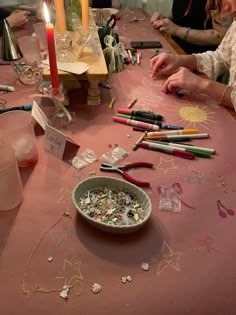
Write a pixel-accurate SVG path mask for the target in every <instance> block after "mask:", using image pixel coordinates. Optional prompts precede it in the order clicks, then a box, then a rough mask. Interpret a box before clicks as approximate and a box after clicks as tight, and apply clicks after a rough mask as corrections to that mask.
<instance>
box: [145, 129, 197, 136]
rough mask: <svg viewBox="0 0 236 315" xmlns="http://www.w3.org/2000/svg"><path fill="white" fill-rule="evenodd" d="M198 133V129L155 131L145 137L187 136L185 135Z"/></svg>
mask: <svg viewBox="0 0 236 315" xmlns="http://www.w3.org/2000/svg"><path fill="white" fill-rule="evenodd" d="M196 133H199V130H198V129H182V130H170V131H157V132H148V134H147V136H148V137H152V136H162V135H164V136H167V135H187V134H196Z"/></svg>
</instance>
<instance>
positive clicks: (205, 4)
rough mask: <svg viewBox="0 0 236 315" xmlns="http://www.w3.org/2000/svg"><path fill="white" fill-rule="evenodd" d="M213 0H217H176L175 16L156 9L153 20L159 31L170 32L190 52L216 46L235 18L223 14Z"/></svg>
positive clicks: (197, 51) (173, 12) (173, 8)
mask: <svg viewBox="0 0 236 315" xmlns="http://www.w3.org/2000/svg"><path fill="white" fill-rule="evenodd" d="M213 2H214V0H173V6H172V16H171V17H169V18H166V17H164V16H162V15H161V14H160V13H159V12H155V13H154V14H153V15H152V17H151V24H152V26H153V27H154V28H156V29H158V30H159V31H161V32H164V33H166V34H168V35H171V36H172V38H173V39H174V40H175V41H176V43H177V44H178V45H179V46H180V47H181V48H182V49H183V50H184V51H185V52H186V53H188V54H191V53H200V52H204V51H207V50H215V49H216V48H217V46H218V45H219V44H220V42H221V40H222V38H223V37H224V35H225V33H226V31H227V30H228V28H229V26H230V24H231V22H232V18H231V17H230V16H229V15H224V16H223V17H222V18H220V15H219V14H217V10H216V7H215V5H214V3H213ZM206 8H208V11H207V13H206Z"/></svg>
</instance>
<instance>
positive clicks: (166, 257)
mask: <svg viewBox="0 0 236 315" xmlns="http://www.w3.org/2000/svg"><path fill="white" fill-rule="evenodd" d="M182 255H183V253H179V252H174V251H173V250H172V249H171V247H170V246H169V245H168V243H167V241H163V244H162V248H161V257H160V259H158V260H161V261H160V262H159V264H158V269H157V275H158V276H159V275H160V273H161V272H162V271H164V270H165V269H167V268H168V267H169V266H170V267H172V268H174V269H175V270H176V271H181V270H180V265H179V260H180V257H181V256H182ZM152 260H153V261H156V259H155V258H153V259H152Z"/></svg>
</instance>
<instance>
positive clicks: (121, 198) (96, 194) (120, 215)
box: [77, 187, 145, 226]
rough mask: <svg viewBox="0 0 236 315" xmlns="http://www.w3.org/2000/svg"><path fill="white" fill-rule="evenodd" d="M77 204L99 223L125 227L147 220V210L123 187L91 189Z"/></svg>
mask: <svg viewBox="0 0 236 315" xmlns="http://www.w3.org/2000/svg"><path fill="white" fill-rule="evenodd" d="M77 202H78V206H79V207H80V209H81V210H82V211H83V212H84V213H85V214H86V215H87V216H89V217H90V218H93V219H94V220H95V221H97V222H102V223H106V224H110V225H118V226H124V225H133V224H137V223H140V222H142V221H143V220H144V218H145V210H144V208H143V207H142V206H141V205H140V203H139V202H138V200H137V199H136V197H135V196H134V195H131V194H130V193H128V192H126V191H124V190H123V189H122V188H121V187H118V188H117V189H116V190H112V189H109V188H105V187H101V188H97V189H91V190H89V191H87V192H86V193H84V194H83V195H82V196H81V197H80V199H79V200H78V201H77Z"/></svg>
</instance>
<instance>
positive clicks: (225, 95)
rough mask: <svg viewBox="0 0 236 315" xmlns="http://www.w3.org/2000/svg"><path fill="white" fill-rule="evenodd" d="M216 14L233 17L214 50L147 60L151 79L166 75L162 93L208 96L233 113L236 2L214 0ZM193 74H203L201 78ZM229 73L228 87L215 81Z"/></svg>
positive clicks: (234, 99) (232, 0)
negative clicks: (185, 92) (182, 91)
mask: <svg viewBox="0 0 236 315" xmlns="http://www.w3.org/2000/svg"><path fill="white" fill-rule="evenodd" d="M214 2H215V3H216V4H217V7H218V8H219V10H221V11H219V12H221V13H226V12H228V13H229V14H231V15H232V16H233V18H234V22H233V23H232V25H231V26H230V28H229V30H228V31H227V33H226V35H225V36H224V38H223V40H222V42H221V44H220V45H219V47H218V48H217V49H216V50H215V51H207V52H204V53H201V54H192V55H175V54H166V53H160V54H159V55H157V56H155V57H153V58H152V59H151V61H150V67H151V72H152V77H160V76H169V77H168V79H167V80H166V81H165V83H164V85H163V87H162V91H163V92H164V93H168V92H173V93H175V92H178V91H180V90H185V91H187V92H189V93H192V94H193V93H195V94H201V93H203V94H207V95H208V96H210V97H211V98H213V99H215V100H217V101H218V102H219V104H220V105H223V106H226V107H229V108H234V110H235V111H236V59H235V56H234V52H235V49H236V16H235V12H236V0H228V1H227V2H226V4H224V5H222V3H224V0H214ZM193 71H198V72H200V73H203V74H205V76H206V77H201V76H199V75H197V74H195V73H193ZM226 72H228V73H229V82H228V85H225V84H223V83H220V82H217V81H216V80H217V77H218V76H220V75H223V74H224V73H226Z"/></svg>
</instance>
